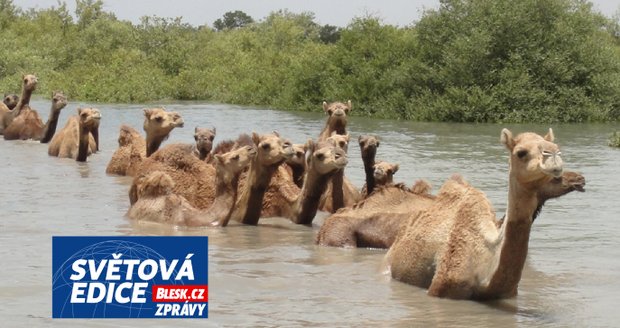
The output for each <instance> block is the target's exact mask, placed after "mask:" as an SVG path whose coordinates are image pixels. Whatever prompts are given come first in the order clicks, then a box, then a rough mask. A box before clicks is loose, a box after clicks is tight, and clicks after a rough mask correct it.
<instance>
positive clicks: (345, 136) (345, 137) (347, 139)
mask: <svg viewBox="0 0 620 328" xmlns="http://www.w3.org/2000/svg"><path fill="white" fill-rule="evenodd" d="M344 139H345V140H346V141H347V142H349V132H347V134H345V135H344Z"/></svg>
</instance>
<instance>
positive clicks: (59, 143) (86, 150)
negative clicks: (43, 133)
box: [47, 108, 101, 162]
mask: <svg viewBox="0 0 620 328" xmlns="http://www.w3.org/2000/svg"><path fill="white" fill-rule="evenodd" d="M77 113H78V115H74V116H71V117H69V119H68V120H67V124H65V126H64V127H63V128H62V130H60V131H59V132H58V134H56V135H55V136H54V137H53V138H52V141H51V142H50V145H49V147H48V150H47V153H48V155H50V156H57V157H62V158H74V159H75V160H76V161H78V162H86V157H88V155H90V154H93V153H95V152H96V151H97V142H96V140H95V138H94V136H93V135H95V134H98V132H97V131H98V130H99V122H100V120H101V113H100V112H99V110H98V109H96V108H78V110H77ZM93 132H94V133H93Z"/></svg>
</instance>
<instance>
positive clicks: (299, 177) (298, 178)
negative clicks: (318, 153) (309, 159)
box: [285, 144, 306, 188]
mask: <svg viewBox="0 0 620 328" xmlns="http://www.w3.org/2000/svg"><path fill="white" fill-rule="evenodd" d="M285 163H286V165H287V167H285V168H287V169H288V170H290V171H289V174H290V175H291V176H292V177H293V182H295V184H296V185H297V187H299V188H301V187H302V186H303V185H304V175H305V173H306V145H305V144H293V157H291V158H290V159H288V160H286V162H285Z"/></svg>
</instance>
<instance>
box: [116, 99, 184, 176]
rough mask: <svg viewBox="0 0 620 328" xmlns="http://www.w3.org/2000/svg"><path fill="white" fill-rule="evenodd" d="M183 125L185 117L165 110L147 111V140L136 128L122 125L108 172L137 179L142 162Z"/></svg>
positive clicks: (145, 118) (145, 125)
mask: <svg viewBox="0 0 620 328" xmlns="http://www.w3.org/2000/svg"><path fill="white" fill-rule="evenodd" d="M183 124H184V122H183V118H182V117H181V115H180V114H179V113H177V112H167V111H166V110H164V109H163V108H150V109H145V110H144V124H143V129H144V132H146V140H145V139H144V138H143V137H142V136H141V135H140V133H138V131H136V130H135V129H134V128H132V127H130V126H128V125H125V124H123V125H121V127H120V133H119V136H118V149H117V150H116V151H115V152H114V154H112V158H111V159H110V162H109V163H108V166H107V167H106V170H105V171H106V173H107V174H116V175H127V176H134V175H135V174H136V172H137V171H138V169H139V167H140V164H141V163H142V160H144V158H146V157H149V156H151V154H153V153H154V152H155V151H157V149H159V146H160V145H161V143H162V142H163V141H164V140H166V139H167V138H168V135H169V134H170V132H171V131H172V130H173V129H174V128H177V127H183Z"/></svg>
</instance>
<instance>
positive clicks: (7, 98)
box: [2, 93, 19, 110]
mask: <svg viewBox="0 0 620 328" xmlns="http://www.w3.org/2000/svg"><path fill="white" fill-rule="evenodd" d="M2 102H3V103H4V104H5V105H6V107H8V108H9V109H10V110H13V108H15V106H17V103H18V102H19V96H18V95H16V94H14V93H13V94H8V95H4V98H3V99H2Z"/></svg>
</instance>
